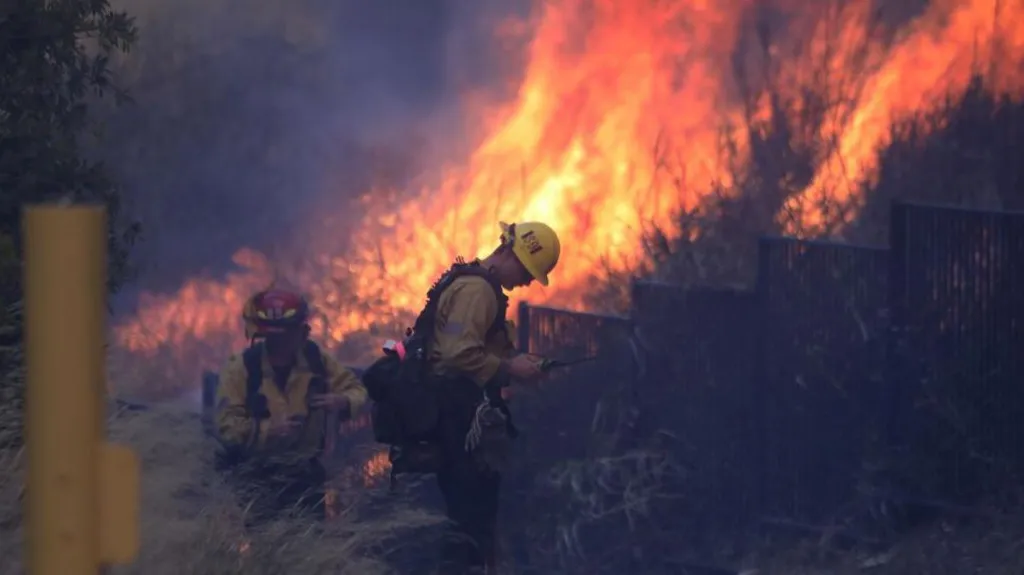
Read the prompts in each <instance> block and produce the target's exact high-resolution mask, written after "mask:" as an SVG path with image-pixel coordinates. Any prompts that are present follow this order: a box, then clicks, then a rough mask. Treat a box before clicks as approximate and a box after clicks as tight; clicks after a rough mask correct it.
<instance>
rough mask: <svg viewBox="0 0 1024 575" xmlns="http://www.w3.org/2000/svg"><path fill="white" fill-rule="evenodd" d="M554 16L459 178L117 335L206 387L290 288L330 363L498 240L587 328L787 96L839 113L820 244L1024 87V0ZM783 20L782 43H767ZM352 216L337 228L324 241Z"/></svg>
mask: <svg viewBox="0 0 1024 575" xmlns="http://www.w3.org/2000/svg"><path fill="white" fill-rule="evenodd" d="M537 3H538V6H537V9H536V11H535V13H534V17H533V18H532V20H531V21H530V22H528V23H527V24H528V26H526V27H525V29H528V30H529V31H530V32H531V39H530V42H529V44H528V47H527V58H526V64H525V68H524V70H523V73H522V77H521V81H520V84H519V90H518V94H517V96H516V97H515V98H514V99H513V100H512V101H511V102H508V103H506V104H503V105H500V106H495V107H493V108H489V109H487V111H486V112H485V113H482V114H480V117H479V118H478V120H479V121H478V122H477V124H478V125H480V126H483V127H484V130H485V132H486V136H485V137H483V139H482V141H480V143H479V145H478V147H477V148H476V150H475V152H473V153H472V154H471V155H470V156H469V157H468V158H467V159H466V160H465V161H464V162H462V163H461V166H460V167H458V168H454V169H447V170H445V171H444V172H443V173H440V174H437V176H438V177H439V178H440V183H439V184H438V185H436V186H432V187H431V188H430V189H423V190H421V191H419V192H418V193H408V192H402V193H400V192H397V191H394V190H372V191H368V192H367V193H366V194H365V196H364V197H363V198H362V199H361V203H360V205H359V206H345V207H344V211H345V212H349V211H352V210H353V209H354V208H356V207H358V208H359V209H361V210H362V211H363V213H364V217H363V218H362V219H361V220H360V224H359V225H358V226H356V227H354V228H349V229H347V230H346V231H344V232H337V231H335V230H337V229H345V228H344V227H338V226H333V225H327V224H324V225H323V226H322V227H320V226H317V225H316V223H314V227H316V228H317V229H318V230H321V231H320V235H321V238H322V237H323V236H324V235H325V234H327V235H328V237H331V238H333V237H335V236H339V237H337V240H336V241H334V240H331V241H319V242H316V243H314V244H311V245H309V246H308V247H306V248H305V249H304V250H303V252H302V253H303V254H304V255H303V256H302V257H301V258H297V260H296V261H298V262H299V263H294V261H293V262H280V261H279V262H274V264H273V265H272V264H271V262H269V260H268V259H267V258H266V257H264V256H263V255H261V254H259V253H256V252H254V251H252V250H248V249H245V250H241V251H240V252H239V253H238V254H237V255H236V258H235V259H236V262H237V263H238V264H239V265H240V266H241V267H242V268H243V271H241V272H237V273H234V274H231V275H228V276H227V277H225V278H223V279H208V278H197V279H192V280H189V281H187V282H186V283H185V284H184V285H183V287H181V289H179V290H178V291H177V292H176V293H171V294H149V295H146V296H144V297H143V298H142V299H141V300H140V303H139V307H138V310H137V313H136V314H135V316H134V317H132V318H130V319H127V320H126V321H123V322H122V323H120V324H119V325H116V326H115V328H114V341H115V343H116V344H117V345H118V346H119V348H120V349H121V350H122V351H124V352H125V353H127V354H128V355H129V356H130V357H131V358H134V360H141V361H137V363H139V364H143V363H146V364H153V365H156V364H159V365H160V366H161V369H166V370H167V372H166V373H164V374H163V375H165V376H169V377H171V378H172V379H174V380H175V381H176V383H177V384H178V385H180V386H186V385H187V386H191V385H192V383H193V381H194V379H195V376H196V374H195V373H194V371H193V370H195V369H196V368H197V367H200V366H201V367H210V366H214V365H216V364H217V363H219V362H220V361H221V359H222V358H223V357H224V355H225V354H226V353H227V352H228V351H229V350H230V349H231V348H232V347H237V346H238V345H241V343H242V342H241V337H242V334H241V326H240V320H239V312H240V309H241V306H242V301H243V299H244V297H245V296H246V295H247V294H249V293H250V292H251V291H253V290H256V289H259V288H262V287H265V286H266V285H268V284H269V283H270V282H271V281H272V280H273V278H274V277H275V273H276V274H280V275H281V276H283V277H285V278H287V279H288V280H289V281H290V282H291V283H294V284H296V285H297V286H299V287H301V288H302V289H304V290H306V291H307V292H308V293H309V294H310V295H311V296H312V298H313V300H314V302H315V303H316V304H317V306H318V308H319V310H320V311H321V312H322V314H323V316H322V317H321V318H320V319H319V320H318V322H319V323H318V324H317V325H316V326H315V327H316V329H317V330H318V332H317V333H318V334H319V335H320V336H322V338H323V339H324V340H325V341H326V342H327V343H328V345H331V346H334V347H344V345H345V344H346V343H351V341H352V340H353V338H355V336H356V335H357V334H367V333H371V332H373V333H378V332H382V333H391V331H389V330H392V331H393V330H397V329H399V328H400V327H401V326H402V325H404V323H403V322H405V321H407V320H408V313H409V312H413V311H415V310H416V309H417V308H418V307H419V305H420V304H421V303H422V297H423V294H424V293H425V291H426V288H427V287H428V285H429V283H430V281H431V279H432V277H433V276H435V275H436V274H437V273H439V272H440V270H442V269H443V268H444V267H445V266H446V265H447V264H448V263H449V262H450V261H451V259H452V257H453V256H454V255H456V254H462V255H466V256H474V255H477V254H481V253H483V252H485V251H487V250H488V249H489V248H491V247H493V245H494V244H495V241H496V239H497V233H498V232H497V226H496V222H497V221H498V220H507V221H516V220H525V219H538V220H543V221H545V222H548V223H550V224H551V225H552V226H553V227H554V228H556V229H557V230H558V232H559V233H560V235H561V237H562V238H563V254H562V260H561V263H560V264H559V268H558V270H557V272H556V274H555V276H554V280H553V284H552V286H551V287H549V288H546V289H545V288H539V287H534V288H530V289H529V290H527V293H525V294H522V295H521V296H519V297H522V298H528V299H530V300H532V301H537V302H547V303H552V304H555V305H560V306H564V307H570V308H578V307H581V306H583V305H584V302H583V300H582V298H581V294H582V293H583V292H584V291H585V290H586V289H587V287H588V286H589V285H590V282H593V281H600V279H601V278H602V276H603V275H604V274H606V273H608V272H609V271H612V272H621V271H627V270H631V269H635V268H636V266H639V265H641V264H642V255H643V254H642V250H641V247H640V246H641V240H642V237H643V234H644V233H645V231H646V230H649V229H651V227H652V226H657V227H658V228H660V229H663V230H670V229H671V228H672V222H673V217H674V216H675V215H676V214H677V213H678V212H679V211H680V210H684V209H685V210H690V209H695V208H699V207H700V206H701V202H702V199H704V198H705V197H707V195H708V194H710V193H712V191H714V190H718V191H721V190H729V188H730V185H731V184H732V183H733V181H734V179H735V177H736V175H737V174H740V173H742V171H743V168H744V165H745V163H746V161H747V160H748V154H749V147H750V142H749V133H750V130H749V127H750V126H751V125H753V124H756V123H757V122H761V121H765V120H767V119H770V118H769V115H770V114H771V113H772V108H771V104H772V101H773V98H772V97H773V95H774V96H781V97H783V98H785V99H787V101H790V102H792V103H793V104H792V106H790V107H789V108H788V109H787V112H786V113H788V114H793V115H799V114H800V113H801V112H803V111H804V109H805V108H807V107H809V106H810V105H811V102H810V100H809V98H810V96H809V95H808V94H812V95H813V96H814V97H815V98H817V99H818V100H825V101H827V102H829V103H830V113H828V114H825V115H824V116H823V119H822V121H820V122H818V123H817V124H816V125H814V126H812V129H808V130H806V131H804V132H799V133H797V134H795V135H794V138H796V139H797V140H799V139H801V138H803V139H814V140H816V141H820V142H826V143H828V145H827V146H826V147H825V152H823V153H822V154H821V157H820V159H819V160H818V163H817V164H818V165H817V170H816V173H815V176H814V178H813V180H812V183H811V184H810V185H809V186H806V187H805V188H804V189H802V190H798V191H796V192H795V193H794V194H792V195H791V196H790V198H789V203H788V205H787V212H788V213H797V214H799V219H800V223H801V226H802V228H803V229H805V230H807V229H810V230H814V229H815V228H816V227H817V226H819V225H821V224H822V222H823V221H824V220H825V219H827V218H828V217H830V216H829V214H827V213H825V212H824V211H823V208H822V207H821V206H822V205H823V202H822V199H831V200H835V201H843V202H851V203H852V205H853V206H854V208H855V207H856V204H857V201H858V198H857V194H858V190H859V189H861V188H860V186H859V182H861V181H864V180H868V181H870V179H871V178H872V177H873V174H874V169H875V165H876V161H877V152H878V150H879V148H881V147H884V146H885V145H886V143H887V138H888V137H889V126H890V125H891V123H892V122H893V121H895V120H900V119H904V118H909V117H911V116H912V115H913V114H915V113H920V112H923V111H926V110H928V109H929V108H930V107H931V106H933V105H934V103H935V102H936V101H937V100H938V99H939V98H941V97H942V96H944V95H946V94H949V93H951V92H955V91H959V90H962V89H964V88H965V86H966V85H967V83H968V81H969V80H970V77H971V75H972V74H973V73H976V72H978V71H982V72H986V71H989V70H995V69H996V68H995V66H999V67H998V72H993V73H992V74H991V82H990V86H991V87H992V88H993V89H995V90H999V91H1002V92H1006V93H1010V94H1013V95H1021V94H1022V89H1024V74H1021V69H1022V68H1021V64H1022V63H1024V7H1022V6H1021V4H1020V2H1019V0H1010V1H1006V0H1003V1H1001V2H1000V1H998V0H959V1H957V0H932V2H931V3H930V4H929V5H928V6H927V7H926V8H924V9H923V10H922V11H921V12H920V13H918V14H917V15H916V16H915V17H913V18H907V17H903V18H902V20H901V22H899V23H894V22H886V21H882V22H879V21H878V14H879V11H878V10H877V9H876V8H877V6H876V5H874V4H872V3H871V2H868V1H860V0H848V1H846V2H842V3H838V2H833V1H832V0H822V1H821V2H820V3H807V2H795V1H791V0H774V1H767V2H766V1H761V2H758V1H755V0H718V1H716V2H708V1H706V0H661V1H648V0H633V1H627V0H547V1H542V0H537ZM798 4H799V5H798ZM882 4H885V3H882ZM892 19H893V20H895V17H893V18H892ZM766 21H767V22H771V23H774V24H776V26H775V27H776V28H777V29H778V30H779V32H777V33H776V34H774V35H771V34H768V35H761V36H760V37H759V36H758V35H757V34H756V33H755V31H756V30H758V29H761V28H759V26H758V24H757V22H766ZM751 39H758V40H759V41H757V42H751ZM739 69H742V70H743V72H742V74H741V75H739V77H741V78H742V80H743V81H742V82H740V81H738V74H737V72H736V71H737V70H739ZM741 88H742V89H741ZM775 113H778V111H777V110H776V112H775ZM726 193H728V192H726ZM337 211H338V210H337V209H335V210H333V212H332V210H324V212H325V214H327V215H326V216H325V221H326V219H327V218H328V217H332V214H333V217H341V216H340V215H338V214H337ZM340 236H344V237H340ZM339 245H345V246H347V247H345V248H344V249H340V250H336V249H332V248H331V246H339ZM158 359H159V360H160V361H158ZM168 366H170V367H168Z"/></svg>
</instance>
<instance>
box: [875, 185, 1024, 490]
mask: <svg viewBox="0 0 1024 575" xmlns="http://www.w3.org/2000/svg"><path fill="white" fill-rule="evenodd" d="M890 241H891V245H892V249H893V256H894V257H893V260H892V266H891V269H890V276H891V278H892V280H891V289H892V293H891V300H892V312H893V317H894V323H895V326H896V329H895V330H894V335H895V336H896V337H894V338H893V339H892V349H891V357H892V360H893V372H892V374H891V378H892V381H893V385H894V390H896V391H898V392H899V393H898V394H897V395H896V396H895V399H894V401H895V404H894V411H893V414H892V415H893V416H892V420H891V421H892V424H893V425H892V427H893V431H894V439H896V440H898V441H899V442H900V443H901V444H902V445H904V446H907V447H910V448H912V449H911V453H912V454H913V455H915V456H916V457H915V459H916V461H915V464H916V465H918V466H919V467H918V469H917V470H915V471H916V473H915V475H916V476H920V477H929V476H930V478H931V479H932V481H929V482H927V483H924V484H919V485H916V486H915V488H916V489H923V490H925V491H926V493H925V495H928V496H932V497H941V498H946V499H953V498H965V497H972V496H975V495H977V494H979V493H982V492H983V491H984V490H986V489H988V488H989V487H990V486H989V485H988V484H987V481H988V480H991V479H994V478H995V477H996V476H1002V477H1004V478H1005V473H1006V472H1009V473H1011V474H1012V473H1020V472H1021V471H1024V449H1022V447H1021V440H1020V438H1021V436H1022V433H1024V418H1022V417H1021V414H1022V413H1024V389H1022V383H1024V213H1009V212H989V211H972V210H963V209H955V208H949V207H940V206H926V205H914V204H905V203H903V204H895V205H894V206H893V209H892V226H891V239H890ZM921 466H923V467H921ZM926 470H927V471H926ZM993 472H995V475H993Z"/></svg>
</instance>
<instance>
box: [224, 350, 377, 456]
mask: <svg viewBox="0 0 1024 575" xmlns="http://www.w3.org/2000/svg"><path fill="white" fill-rule="evenodd" d="M320 355H321V357H322V361H323V365H324V369H325V371H326V374H327V377H326V378H325V379H326V381H325V382H324V383H325V384H326V388H327V392H328V393H337V394H342V395H344V396H346V397H347V398H348V400H349V404H350V409H351V413H350V414H348V415H349V416H354V415H355V414H356V413H358V412H359V410H360V409H361V408H362V406H363V404H364V403H366V388H364V387H363V384H362V382H361V381H359V378H358V377H356V375H355V374H354V373H352V372H351V371H350V370H349V369H347V368H346V367H344V366H342V365H341V363H339V362H338V360H336V359H334V358H333V357H331V356H330V355H328V354H325V353H323V352H322V351H321V352H320ZM260 360H261V362H262V375H263V378H262V383H261V384H260V388H259V393H261V394H263V396H264V397H266V405H267V409H268V411H269V412H270V417H269V418H268V419H263V420H261V421H260V422H259V433H256V419H255V418H254V417H252V414H250V413H249V410H248V408H247V406H246V399H247V393H246V391H247V389H246V387H247V380H248V377H247V375H248V374H247V372H246V368H245V363H244V360H243V357H242V354H235V355H233V356H231V358H230V359H228V361H227V363H226V364H225V365H224V368H223V369H222V370H221V372H220V383H219V384H218V387H217V416H216V417H217V432H218V434H219V437H220V440H221V442H223V443H224V444H225V445H226V446H228V447H234V448H241V449H244V450H245V451H247V452H248V453H251V454H254V455H262V456H264V457H269V458H274V459H292V458H294V459H302V458H310V457H316V456H319V455H320V450H321V446H322V438H323V434H324V433H325V431H326V430H325V425H326V419H327V413H326V412H325V411H324V410H322V409H317V410H314V411H313V414H312V416H311V415H310V413H309V411H310V410H309V408H308V405H307V392H308V389H309V383H310V380H311V379H312V378H313V372H312V371H311V369H310V366H309V363H308V362H307V360H306V357H305V354H304V353H303V351H301V350H300V351H299V354H298V358H297V361H296V364H295V365H294V366H293V367H292V369H291V371H290V373H289V375H288V380H287V383H286V385H285V386H284V388H283V389H282V388H280V387H279V386H278V385H277V383H275V381H274V369H273V368H272V367H271V365H270V362H269V360H268V358H267V354H266V350H264V351H263V352H262V353H261V357H260ZM289 418H301V419H302V420H303V422H304V426H303V427H302V428H301V429H300V430H298V431H297V432H296V433H294V434H292V435H291V436H287V437H279V438H270V437H268V431H269V430H270V428H271V426H272V425H273V424H274V423H277V422H280V421H283V420H287V419H289ZM331 432H334V430H331Z"/></svg>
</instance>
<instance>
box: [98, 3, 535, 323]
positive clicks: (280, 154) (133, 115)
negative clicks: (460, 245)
mask: <svg viewBox="0 0 1024 575" xmlns="http://www.w3.org/2000/svg"><path fill="white" fill-rule="evenodd" d="M118 3H119V7H121V8H124V9H125V10H127V11H129V13H130V14H132V15H134V16H136V17H137V20H138V25H139V30H140V38H139V42H138V44H137V46H136V47H135V48H134V49H133V51H132V52H131V54H129V55H128V56H126V57H125V58H123V59H122V60H121V61H119V62H117V63H116V72H117V81H118V82H119V83H120V84H121V85H122V86H124V87H125V88H127V89H128V90H129V92H130V95H131V97H132V99H133V100H134V102H133V103H131V104H129V105H126V106H122V107H120V108H117V109H114V108H112V107H111V108H109V109H107V110H105V111H104V117H103V118H101V119H102V120H104V121H105V126H106V133H105V140H104V144H102V148H101V150H100V153H101V155H102V156H103V157H104V158H105V159H106V161H107V162H108V163H109V164H110V166H111V167H112V169H113V170H114V172H115V174H116V176H117V177H118V178H119V180H120V181H121V182H122V183H123V184H124V188H125V191H126V196H127V201H128V203H129V208H130V209H131V210H132V211H133V213H134V214H136V215H137V217H138V218H139V219H140V220H141V221H142V224H143V226H144V241H143V243H142V244H141V245H139V246H138V247H137V249H136V252H135V255H136V261H137V262H138V264H139V265H140V266H141V274H140V277H139V280H138V282H137V283H136V285H135V286H134V289H132V290H129V291H127V292H126V293H125V294H124V295H123V297H122V298H121V301H120V302H119V303H120V305H119V306H118V307H119V308H121V309H125V308H130V306H131V300H133V299H134V292H136V291H137V290H141V289H147V290H156V291H172V290H174V289H175V288H176V287H178V285H180V283H181V282H182V281H183V280H184V279H185V278H187V277H189V276H191V275H193V274H196V273H200V272H209V273H213V274H214V275H216V274H217V273H221V272H223V271H226V270H227V269H228V267H229V264H230V256H231V254H232V253H234V252H235V251H236V250H237V249H238V248H240V247H242V246H250V247H254V248H257V249H260V250H269V251H272V248H273V246H274V245H275V244H278V243H280V242H286V241H287V239H288V237H289V236H291V235H293V232H294V231H296V230H302V229H303V228H305V227H307V224H308V221H309V219H310V218H316V217H317V213H316V212H315V210H316V209H322V206H323V205H324V202H325V201H326V202H329V203H330V204H332V205H334V204H336V205H337V206H338V207H339V209H343V208H344V206H345V205H346V203H348V202H351V201H352V199H353V198H354V197H356V196H357V195H358V194H360V193H363V192H365V191H366V190H367V188H368V187H369V185H370V184H371V183H381V184H385V185H391V186H401V185H402V184H403V183H405V182H406V181H408V180H409V179H410V178H411V177H413V176H415V175H416V174H418V173H420V172H422V171H423V170H425V169H427V167H428V166H424V165H423V163H424V162H425V161H429V162H434V161H437V160H438V159H439V157H440V156H443V155H450V154H451V153H457V152H459V151H464V149H463V150H458V149H457V148H459V146H458V144H459V143H460V139H459V134H461V133H462V128H463V127H462V126H459V125H458V114H457V113H456V111H455V110H454V108H453V106H452V103H453V102H455V101H456V99H457V96H458V94H459V92H460V91H462V90H464V89H465V88H467V87H469V86H474V87H478V86H482V85H486V84H487V83H489V82H493V81H494V80H495V79H497V78H499V77H501V76H502V75H504V74H506V73H507V70H506V69H504V68H503V67H502V66H501V65H496V63H500V62H506V63H507V62H510V61H511V60H512V59H513V58H512V56H511V54H510V53H506V52H503V50H505V49H506V48H507V47H505V46H500V45H498V44H497V43H496V42H495V41H494V39H493V37H492V35H491V34H489V30H490V29H492V28H493V26H494V23H495V22H496V21H498V20H499V19H500V18H502V17H504V15H506V14H509V13H511V11H512V10H518V11H519V12H520V14H522V11H523V8H524V4H523V3H521V2H520V3H507V4H506V3H498V2H493V1H492V2H471V1H469V0H461V1H455V0H374V1H372V2H370V1H366V0H244V1H243V0H119V2H118ZM439 142H441V143H443V146H441V147H445V148H448V149H447V150H444V151H441V150H439V149H438V147H439V145H440V144H439ZM462 144H465V142H462ZM468 147H469V146H468V145H464V146H463V148H468ZM426 152H429V153H426ZM346 217H350V218H351V219H352V223H354V220H356V219H357V218H358V217H359V214H358V211H357V210H354V211H352V213H351V215H350V216H346ZM344 223H345V222H342V224H344ZM338 247H339V249H343V246H338Z"/></svg>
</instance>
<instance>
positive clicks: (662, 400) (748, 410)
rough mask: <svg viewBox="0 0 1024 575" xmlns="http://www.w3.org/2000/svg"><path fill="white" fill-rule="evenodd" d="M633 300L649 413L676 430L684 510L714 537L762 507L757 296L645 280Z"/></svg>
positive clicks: (697, 530)
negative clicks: (759, 489) (758, 496)
mask: <svg viewBox="0 0 1024 575" xmlns="http://www.w3.org/2000/svg"><path fill="white" fill-rule="evenodd" d="M632 306H633V308H632V314H633V321H634V322H635V324H636V326H637V329H638V331H639V332H640V335H641V337H642V338H643V341H644V342H645V345H646V348H647V369H646V373H645V377H644V379H643V380H642V381H640V382H639V383H638V388H639V390H640V395H641V396H642V397H641V399H642V406H643V407H642V409H643V413H644V418H645V419H647V420H653V424H654V425H656V426H657V427H658V428H660V429H662V430H665V431H667V432H669V434H670V436H671V437H672V438H673V440H672V443H671V445H672V451H673V452H674V454H675V455H676V457H678V458H679V460H680V461H681V462H682V464H683V465H684V466H685V467H686V468H687V469H688V470H690V472H689V473H687V474H686V479H685V480H684V481H683V482H682V484H681V485H679V486H678V487H679V493H678V495H679V496H680V497H679V501H681V502H682V507H683V508H684V510H683V512H682V513H680V514H679V515H680V516H681V517H682V518H685V519H687V523H689V527H690V529H689V531H690V532H692V533H694V534H700V536H701V537H704V538H705V539H706V541H704V543H706V544H708V545H711V544H712V543H713V540H714V539H715V538H716V536H717V535H718V534H720V533H722V532H723V531H730V530H734V529H736V528H738V527H740V526H741V525H743V524H744V523H746V522H747V521H748V520H749V519H750V515H751V513H752V512H753V511H754V509H755V496H756V493H757V490H756V489H755V487H756V481H757V478H758V477H759V476H760V465H761V452H760V449H759V441H758V437H759V435H760V432H759V427H758V425H757V423H758V418H757V415H758V412H759V407H758V406H759V404H760V402H761V397H760V390H759V389H758V388H757V387H756V386H755V385H752V383H753V381H754V369H755V365H754V362H753V361H752V358H754V357H755V356H756V354H755V349H756V344H757V340H756V334H757V331H756V326H757V323H758V319H759V318H758V314H757V308H756V299H755V295H754V293H753V292H751V291H744V290H729V289H724V290H718V289H688V288H685V287H682V286H676V285H670V284H661V283H653V282H636V283H635V284H634V286H633V291H632ZM679 519H680V517H679V516H677V517H676V521H677V522H678V521H679ZM694 543H696V541H694Z"/></svg>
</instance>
